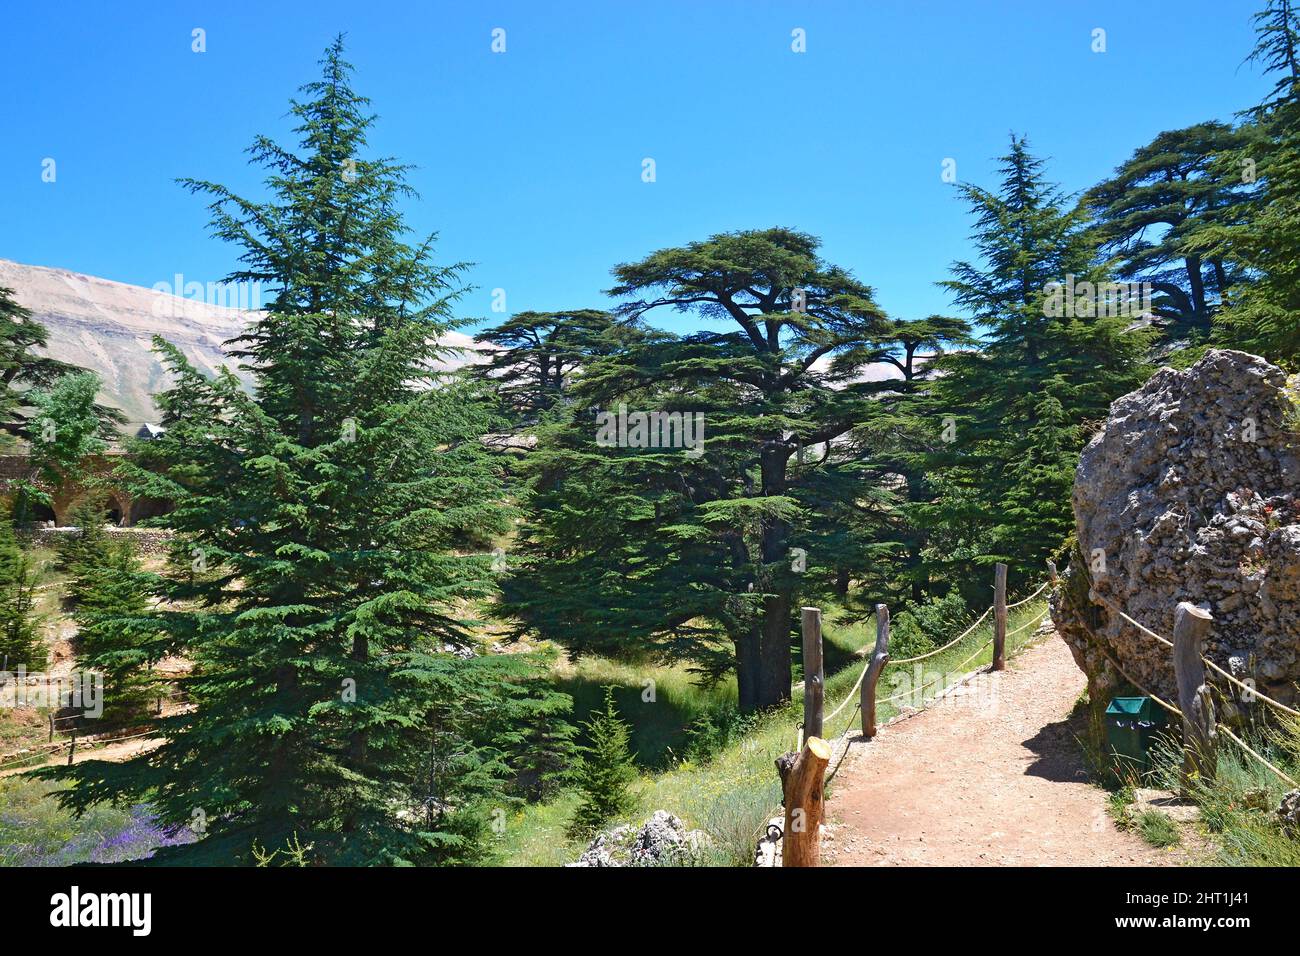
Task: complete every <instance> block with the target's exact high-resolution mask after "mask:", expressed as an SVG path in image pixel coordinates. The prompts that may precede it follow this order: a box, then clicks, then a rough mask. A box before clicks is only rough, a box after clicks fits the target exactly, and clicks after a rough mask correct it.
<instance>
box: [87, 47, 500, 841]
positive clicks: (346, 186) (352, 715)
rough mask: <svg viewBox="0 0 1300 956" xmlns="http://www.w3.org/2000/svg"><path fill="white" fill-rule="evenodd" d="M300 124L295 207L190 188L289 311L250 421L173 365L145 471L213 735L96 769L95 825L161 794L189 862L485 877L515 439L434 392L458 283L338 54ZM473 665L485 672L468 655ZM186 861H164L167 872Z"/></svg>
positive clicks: (183, 636)
mask: <svg viewBox="0 0 1300 956" xmlns="http://www.w3.org/2000/svg"><path fill="white" fill-rule="evenodd" d="M321 65H322V67H323V74H322V77H321V79H319V80H318V81H316V82H313V83H310V84H308V85H306V86H305V87H303V94H304V99H302V100H301V101H298V100H295V101H294V102H293V104H292V108H291V114H292V116H293V117H294V119H295V120H296V126H295V132H296V134H297V136H298V139H299V146H298V148H297V149H296V150H291V149H288V148H283V147H281V146H279V145H276V144H275V143H274V142H272V141H271V140H269V139H267V138H259V139H258V140H257V141H256V142H255V144H254V146H253V148H252V150H251V154H252V157H253V160H254V161H255V162H257V163H259V164H261V165H263V166H265V167H266V168H267V170H268V179H267V189H268V191H269V194H270V198H269V199H268V200H267V201H264V202H259V201H254V200H251V199H245V198H242V197H239V196H236V195H235V194H234V193H232V192H230V191H229V190H227V189H226V188H225V187H222V186H219V185H214V184H211V183H206V182H191V183H190V186H191V188H192V189H193V190H194V191H196V192H198V193H202V194H205V195H207V196H209V197H211V200H212V202H211V205H210V207H209V208H210V210H211V213H212V217H213V220H212V221H213V227H214V231H215V233H216V234H217V235H218V236H219V237H221V238H223V239H226V240H228V241H231V242H233V243H235V244H236V245H238V246H239V247H241V248H242V249H243V254H242V262H243V263H244V268H242V269H241V270H240V271H238V272H236V273H235V274H234V275H232V276H231V277H230V279H231V280H233V281H245V280H256V281H259V282H261V283H262V285H263V287H264V288H270V289H272V290H273V296H272V298H271V300H270V302H269V304H268V306H267V308H266V310H265V312H264V313H263V314H261V315H259V317H258V318H257V320H256V321H255V322H254V324H253V325H252V326H251V328H250V329H249V331H248V333H247V334H246V335H244V336H243V337H241V338H240V339H239V340H237V342H236V345H237V347H238V350H237V354H238V355H239V356H240V357H241V358H242V359H243V360H244V362H245V363H246V366H247V367H248V368H249V369H250V371H251V372H252V374H253V376H254V384H255V395H253V396H249V395H247V394H245V393H244V391H243V390H242V389H241V388H240V387H239V383H238V381H237V380H236V379H235V377H234V376H233V375H232V374H230V373H229V372H225V373H223V374H221V375H218V376H217V377H216V378H214V379H206V378H204V377H203V376H202V375H200V374H199V373H198V372H197V371H196V370H195V369H194V368H192V367H191V366H190V365H189V364H188V363H187V362H186V361H185V359H184V358H183V356H182V355H181V354H180V353H179V351H178V350H176V349H175V348H172V347H171V346H169V345H167V344H166V343H163V342H159V343H158V348H159V350H160V351H161V352H162V354H163V356H164V359H165V361H166V362H167V363H168V365H169V366H170V368H171V370H172V372H173V374H174V381H175V385H174V387H173V388H172V389H171V390H170V391H169V392H167V393H165V394H164V395H163V396H162V397H161V399H160V403H161V406H162V408H163V409H164V413H165V420H166V422H167V424H168V426H169V427H168V431H167V433H166V435H165V436H164V437H163V438H161V439H159V440H157V441H155V442H153V443H151V450H150V455H149V458H148V462H147V463H148V464H149V465H150V466H151V467H152V468H155V469H157V471H155V472H151V473H147V472H144V471H143V470H141V469H136V470H134V471H132V470H131V469H130V468H128V469H127V470H128V473H129V474H130V475H132V476H133V478H134V480H135V481H136V482H137V488H138V490H139V491H140V492H141V493H143V494H147V495H152V496H158V497H165V498H169V499H171V500H173V501H175V502H176V508H175V510H174V511H173V512H172V513H171V515H170V516H169V523H170V524H171V525H172V526H173V527H174V528H175V529H176V531H177V547H176V554H175V558H176V559H177V560H178V562H183V564H179V565H178V566H179V567H180V572H179V573H177V574H175V575H174V576H172V578H171V579H170V581H169V583H168V586H167V589H166V593H167V595H168V596H169V597H170V598H172V599H173V603H170V604H168V605H166V607H165V609H163V610H162V611H160V613H159V615H158V617H159V620H158V626H159V629H160V632H161V634H162V637H161V638H160V639H159V641H158V642H157V646H155V647H153V648H151V650H152V652H153V654H154V655H155V656H157V655H160V654H162V653H169V652H182V653H186V654H188V655H189V656H190V657H191V658H192V659H193V661H194V673H193V675H192V676H191V677H190V678H189V679H188V680H187V682H186V689H187V690H188V693H189V698H190V700H191V701H192V702H193V703H194V705H195V710H194V711H193V712H192V713H189V714H183V715H179V716H177V717H175V718H171V719H168V720H165V721H164V724H163V727H164V731H163V732H164V733H165V735H166V738H167V740H166V743H165V744H164V745H163V746H161V747H160V748H158V749H157V750H156V751H154V752H152V753H151V754H149V755H147V756H146V757H143V758H141V759H138V760H135V761H133V762H130V763H127V764H123V765H120V766H116V767H114V766H103V765H99V766H91V765H82V766H83V767H84V768H85V769H80V768H71V770H72V771H73V772H74V773H73V775H74V776H77V777H78V778H79V779H80V781H81V786H79V787H77V788H74V789H73V790H72V791H70V792H69V794H68V796H67V799H69V800H70V801H71V802H73V803H74V804H76V805H85V804H86V803H88V802H90V801H93V800H96V799H102V798H105V797H111V798H114V799H121V798H122V797H123V796H124V795H127V794H131V795H137V796H138V795H142V794H144V793H146V792H150V791H152V793H153V794H155V799H156V802H157V804H158V806H159V809H160V812H161V813H162V814H163V816H164V817H165V818H166V819H167V820H168V821H171V822H175V823H179V822H186V823H190V822H191V821H194V820H201V821H202V822H203V830H204V832H205V839H203V840H201V841H199V842H198V843H195V844H192V845H190V846H188V847H182V848H176V849H175V850H174V851H166V852H167V853H174V854H177V855H181V856H187V857H190V858H191V859H194V858H204V859H208V860H215V861H221V862H227V863H249V862H253V860H254V857H253V854H252V847H253V846H254V845H255V844H256V845H258V846H260V847H263V848H267V849H270V850H273V849H275V848H279V847H284V846H286V845H291V844H293V843H295V842H297V843H298V844H299V845H302V846H310V847H311V848H312V849H311V854H310V856H311V859H310V861H309V862H314V863H346V864H374V863H403V862H405V863H429V862H440V861H451V860H467V859H474V858H477V856H478V854H479V853H480V851H481V847H480V837H481V835H482V833H483V829H484V825H485V822H486V813H485V812H483V802H484V801H485V800H492V799H494V796H493V795H494V794H495V793H496V792H497V791H498V790H499V787H500V781H501V779H502V777H503V776H504V775H506V774H508V773H509V769H510V768H509V766H508V765H507V763H506V762H505V760H504V757H503V755H502V754H501V752H500V750H499V749H497V748H495V746H494V742H493V741H492V740H490V739H485V737H484V734H483V732H482V726H483V720H482V716H481V715H482V714H483V713H484V712H485V711H488V710H491V709H492V708H497V709H499V708H500V707H502V706H505V705H507V704H508V703H509V702H510V700H511V695H510V694H508V693H507V692H506V691H504V690H503V688H502V684H503V682H504V681H509V680H512V679H516V678H518V677H520V676H521V675H522V674H523V673H524V671H525V669H526V662H516V661H500V660H493V659H489V658H484V657H478V656H475V655H474V653H473V647H474V642H473V638H472V634H471V633H470V627H471V624H472V622H471V621H469V620H467V619H466V618H465V617H464V614H463V611H462V608H464V607H465V606H467V604H468V603H470V602H472V600H473V599H475V598H478V597H483V596H486V595H487V594H489V593H490V591H491V590H492V586H493V582H492V578H491V573H490V556H488V555H474V554H465V553H460V552H458V551H457V549H456V545H457V544H458V542H460V541H461V540H462V539H463V538H464V537H465V535H466V534H467V533H468V532H469V531H471V530H476V531H492V530H493V529H495V530H497V531H501V530H504V529H505V527H506V525H507V521H506V518H505V513H504V511H503V509H502V508H501V506H500V504H499V501H500V498H501V496H502V489H501V486H500V482H499V480H498V474H497V467H496V464H495V463H494V461H493V460H492V459H491V458H490V457H489V456H488V455H487V454H486V453H485V451H484V449H483V447H482V445H481V443H480V441H479V438H480V436H481V435H482V434H483V433H484V432H486V431H488V430H489V428H490V427H491V424H492V423H491V422H490V420H489V418H488V415H487V413H486V412H485V410H484V408H485V406H484V404H483V403H482V402H481V401H480V400H479V399H478V396H477V395H476V394H475V392H474V389H473V387H472V386H469V385H466V384H464V383H448V382H446V381H442V380H440V379H439V378H438V376H437V374H436V372H435V371H434V369H435V365H436V360H437V359H438V357H439V355H440V349H439V347H438V345H437V337H438V335H439V333H441V332H442V331H443V330H445V329H447V328H448V327H449V321H448V319H447V313H448V307H449V303H450V301H451V300H452V299H453V298H454V296H455V295H456V294H457V293H456V290H455V288H454V282H455V280H456V277H457V274H458V272H459V268H458V267H456V266H450V267H438V266H435V265H433V264H432V262H431V261H430V258H429V257H430V248H431V241H429V240H425V241H422V242H419V243H416V244H411V243H409V242H408V241H407V239H406V230H405V227H404V225H403V220H402V216H401V213H400V212H399V209H398V204H399V202H400V201H401V200H402V199H403V198H405V197H407V196H409V195H410V194H411V190H410V188H409V187H408V186H407V185H406V184H405V181H404V172H405V168H404V167H403V166H401V165H398V164H396V163H395V162H393V161H392V160H389V159H374V158H367V155H366V138H367V134H368V132H369V130H370V128H371V126H372V124H373V121H374V118H373V116H372V115H371V114H370V113H369V111H368V109H367V101H366V99H365V98H363V97H361V96H359V95H358V94H357V93H355V92H354V91H353V89H352V86H351V83H350V71H351V68H350V67H349V66H348V64H347V63H346V62H345V61H344V58H343V45H342V42H341V39H340V40H339V41H336V42H335V43H334V44H333V45H332V46H331V47H330V48H329V50H328V51H327V52H326V54H325V56H324V59H323V60H322V62H321ZM455 651H459V652H461V653H460V654H458V653H454V652H455ZM162 855H163V854H160V858H161V857H162Z"/></svg>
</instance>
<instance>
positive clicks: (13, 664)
mask: <svg viewBox="0 0 1300 956" xmlns="http://www.w3.org/2000/svg"><path fill="white" fill-rule="evenodd" d="M35 595H36V572H35V569H33V567H32V563H31V559H30V558H29V557H28V556H27V554H26V552H24V551H23V549H22V548H21V547H19V545H18V539H17V537H16V536H15V535H14V526H13V522H12V521H11V520H10V519H9V518H8V517H7V516H0V668H3V669H6V670H9V671H13V670H16V669H17V668H18V667H19V666H20V665H21V666H23V667H25V668H26V669H27V671H28V673H38V672H40V671H43V670H45V667H46V664H47V663H48V660H49V657H48V653H47V651H46V647H45V641H44V640H42V639H41V634H40V629H39V628H38V627H37V626H36V620H35Z"/></svg>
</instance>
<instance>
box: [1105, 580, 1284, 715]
mask: <svg viewBox="0 0 1300 956" xmlns="http://www.w3.org/2000/svg"><path fill="white" fill-rule="evenodd" d="M1098 597H1099V598H1100V600H1101V603H1102V604H1104V605H1106V606H1107V607H1108V608H1110V609H1111V610H1112V611H1114V612H1115V613H1116V614H1118V615H1119V616H1120V617H1121V618H1123V619H1124V620H1125V621H1127V622H1128V623H1129V624H1131V625H1133V626H1134V627H1135V628H1137V629H1138V630H1139V631H1141V632H1142V633H1144V634H1147V635H1149V636H1151V637H1153V638H1155V639H1156V640H1157V641H1159V642H1160V643H1161V644H1163V645H1164V646H1165V647H1168V648H1172V647H1173V646H1174V642H1173V641H1171V640H1169V638H1167V637H1164V636H1162V635H1160V634H1157V633H1156V632H1155V631H1153V630H1151V628H1149V627H1147V626H1145V625H1143V624H1139V623H1138V622H1137V621H1135V620H1133V618H1131V617H1129V616H1128V615H1127V614H1125V613H1124V611H1123V610H1122V609H1121V608H1119V607H1118V606H1117V605H1116V604H1115V603H1114V602H1113V601H1111V600H1110V599H1109V598H1107V597H1105V596H1102V595H1098ZM1201 661H1202V662H1203V663H1204V664H1205V666H1206V667H1209V668H1210V669H1211V670H1213V671H1214V672H1215V673H1216V674H1218V675H1219V676H1221V677H1223V678H1224V679H1225V680H1227V681H1229V682H1231V683H1233V684H1236V685H1237V686H1238V687H1240V688H1241V689H1242V690H1244V691H1245V692H1246V693H1248V694H1251V695H1253V696H1254V697H1258V698H1259V699H1260V700H1262V701H1264V702H1265V703H1266V704H1269V705H1271V706H1272V707H1275V708H1276V709H1278V710H1280V711H1283V712H1284V713H1287V714H1290V715H1291V716H1292V717H1300V710H1296V709H1295V708H1294V707H1288V706H1287V705H1286V704H1284V703H1282V702H1281V701H1276V700H1274V699H1273V698H1272V697H1269V696H1268V695H1267V694H1265V693H1264V692H1263V691H1260V690H1256V689H1255V688H1253V687H1250V686H1248V685H1247V684H1243V683H1242V682H1241V681H1239V680H1237V678H1235V677H1233V676H1232V675H1231V674H1229V673H1228V672H1227V671H1225V670H1224V669H1223V668H1222V667H1220V666H1219V665H1218V664H1216V663H1214V661H1212V660H1210V659H1209V658H1208V657H1205V656H1204V655H1202V656H1201Z"/></svg>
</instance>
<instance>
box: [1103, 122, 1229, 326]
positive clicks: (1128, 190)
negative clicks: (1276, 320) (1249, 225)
mask: <svg viewBox="0 0 1300 956" xmlns="http://www.w3.org/2000/svg"><path fill="white" fill-rule="evenodd" d="M1248 140H1249V134H1248V133H1247V132H1246V131H1244V130H1240V129H1233V128H1232V127H1231V126H1229V125H1227V124H1226V123H1218V122H1209V123H1198V124H1197V125H1195V126H1191V127H1188V128H1187V129H1180V130H1174V131H1172V132H1165V133H1161V134H1160V135H1159V136H1157V137H1156V138H1155V139H1154V140H1152V141H1151V142H1150V143H1149V144H1147V145H1146V146H1143V147H1141V148H1140V149H1138V150H1136V151H1134V153H1133V156H1132V157H1131V158H1130V159H1129V160H1128V161H1127V162H1125V163H1124V164H1123V165H1122V166H1120V167H1119V168H1118V169H1117V170H1116V171H1115V175H1114V176H1113V177H1112V178H1111V179H1108V180H1107V181H1106V182H1104V183H1101V184H1100V185H1098V186H1094V187H1093V188H1092V189H1091V190H1089V191H1088V194H1087V195H1086V196H1085V202H1086V204H1087V206H1088V208H1089V210H1090V211H1091V213H1092V214H1093V216H1094V217H1095V219H1096V223H1095V225H1094V227H1093V239H1094V241H1096V242H1098V243H1099V244H1100V245H1101V247H1102V250H1103V252H1105V253H1106V254H1107V255H1109V256H1111V257H1112V263H1113V265H1114V268H1115V270H1116V274H1117V275H1118V277H1119V278H1121V279H1124V280H1126V281H1134V282H1148V283H1151V285H1152V287H1153V290H1154V292H1155V293H1157V294H1158V295H1159V298H1158V299H1156V300H1155V301H1154V303H1153V306H1154V311H1155V313H1156V314H1157V315H1158V316H1159V317H1160V318H1161V320H1162V321H1163V322H1164V323H1166V324H1167V325H1168V326H1169V335H1170V336H1171V337H1174V338H1178V337H1185V336H1186V335H1187V334H1189V333H1192V334H1196V335H1199V336H1200V337H1201V338H1202V339H1203V338H1204V337H1205V336H1206V335H1207V334H1208V333H1209V329H1210V323H1211V319H1212V316H1213V313H1214V311H1215V310H1216V309H1217V308H1218V306H1219V303H1220V301H1221V300H1222V298H1223V297H1224V296H1225V295H1226V294H1227V292H1228V290H1229V289H1230V288H1231V287H1232V286H1233V285H1235V284H1237V283H1239V282H1241V281H1243V279H1244V278H1245V276H1244V275H1243V274H1242V271H1241V270H1240V269H1239V268H1238V267H1236V266H1235V265H1234V264H1233V263H1232V262H1230V261H1225V260H1224V259H1223V258H1222V256H1214V257H1210V258H1209V259H1204V258H1202V256H1201V254H1200V252H1199V251H1198V250H1197V248H1196V246H1195V243H1194V242H1193V241H1192V240H1193V239H1194V237H1195V236H1196V235H1197V233H1198V231H1200V230H1202V229H1204V228H1205V227H1206V226H1207V225H1209V224H1220V225H1227V224H1231V223H1234V222H1237V221H1240V219H1241V216H1242V214H1243V211H1244V209H1245V206H1244V203H1245V199H1246V198H1247V194H1248V192H1249V190H1250V188H1251V187H1250V186H1249V185H1248V184H1246V183H1244V182H1242V181H1241V179H1240V177H1238V178H1236V179H1227V180H1225V178H1224V177H1223V176H1222V175H1221V171H1220V170H1219V169H1218V168H1217V167H1216V164H1217V163H1218V162H1219V161H1220V160H1221V158H1222V157H1224V156H1225V155H1228V154H1230V153H1233V152H1235V151H1239V150H1241V149H1242V148H1243V147H1244V146H1245V144H1246V143H1247V142H1248Z"/></svg>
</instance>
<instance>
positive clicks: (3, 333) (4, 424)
mask: <svg viewBox="0 0 1300 956" xmlns="http://www.w3.org/2000/svg"><path fill="white" fill-rule="evenodd" d="M48 339H49V333H48V332H47V331H46V329H45V326H43V325H41V324H40V323H39V322H37V321H35V320H34V319H33V318H32V313H31V310H30V309H26V308H24V307H23V306H21V305H19V304H18V303H17V301H15V300H14V297H13V290H12V289H6V288H4V287H0V434H4V435H8V436H11V437H12V436H18V437H23V438H30V437H31V432H30V430H29V422H30V418H31V413H30V408H29V407H28V404H27V397H26V396H25V392H27V391H29V390H31V389H48V388H50V387H51V386H53V385H54V384H55V382H57V381H58V380H59V379H60V378H62V377H63V376H65V375H67V374H69V373H72V372H76V371H79V369H77V368H76V366H73V365H69V364H67V363H66V362H60V361H58V360H57V359H52V358H49V357H48V356H45V355H40V354H38V353H37V352H36V351H35V350H36V349H40V348H44V347H45V344H46V342H47V341H48Z"/></svg>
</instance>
